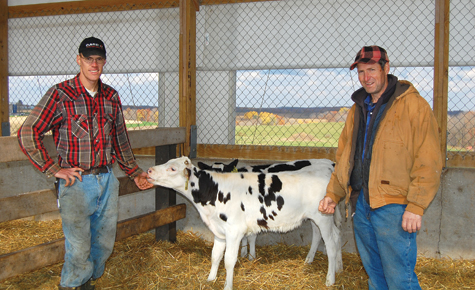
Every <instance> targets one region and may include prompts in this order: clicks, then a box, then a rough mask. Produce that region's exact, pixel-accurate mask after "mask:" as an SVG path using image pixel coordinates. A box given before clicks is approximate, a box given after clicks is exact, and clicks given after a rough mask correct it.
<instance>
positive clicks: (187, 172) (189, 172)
mask: <svg viewBox="0 0 475 290" xmlns="http://www.w3.org/2000/svg"><path fill="white" fill-rule="evenodd" d="M190 175H191V170H190V169H188V168H185V169H183V176H185V177H186V178H190Z"/></svg>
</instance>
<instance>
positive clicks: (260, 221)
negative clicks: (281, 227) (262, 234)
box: [257, 220, 269, 229]
mask: <svg viewBox="0 0 475 290" xmlns="http://www.w3.org/2000/svg"><path fill="white" fill-rule="evenodd" d="M257 225H258V226H260V227H263V228H266V229H268V228H269V227H268V226H267V221H265V220H257Z"/></svg>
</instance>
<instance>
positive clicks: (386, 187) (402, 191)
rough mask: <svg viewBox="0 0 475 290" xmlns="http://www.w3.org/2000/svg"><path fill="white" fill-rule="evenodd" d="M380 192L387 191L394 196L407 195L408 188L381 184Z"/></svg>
mask: <svg viewBox="0 0 475 290" xmlns="http://www.w3.org/2000/svg"><path fill="white" fill-rule="evenodd" d="M378 189H379V192H381V193H385V194H387V195H392V196H398V195H401V196H407V190H406V189H404V188H401V187H398V186H393V185H390V184H380V185H379V186H378Z"/></svg>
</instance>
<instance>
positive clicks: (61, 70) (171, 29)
mask: <svg viewBox="0 0 475 290" xmlns="http://www.w3.org/2000/svg"><path fill="white" fill-rule="evenodd" d="M162 4H163V3H162ZM171 4H173V5H175V4H174V2H171ZM127 5H129V4H126V5H125V6H127ZM164 6H166V5H164ZM170 6H171V5H170ZM175 6H176V5H175ZM119 8H122V9H127V7H115V9H119ZM69 12H71V13H77V14H68V15H57V16H41V17H21V18H12V19H9V21H8V26H9V33H8V40H9V102H10V108H9V109H10V132H11V134H12V135H16V133H17V131H18V128H19V127H20V126H21V124H22V123H23V121H24V120H25V119H26V116H27V115H28V114H29V112H30V111H31V110H32V108H33V107H34V106H35V105H36V104H37V103H38V102H39V100H40V99H41V97H42V96H43V95H44V94H45V93H46V91H47V90H48V89H49V88H50V87H51V86H53V85H55V84H56V83H59V82H62V81H65V80H67V79H70V78H73V77H74V76H75V75H76V74H77V73H78V72H79V66H78V65H77V63H76V55H77V54H78V47H79V43H80V42H81V41H82V40H83V39H84V38H86V37H89V36H95V37H98V38H100V39H102V40H103V41H104V43H105V45H106V50H107V63H106V65H105V67H104V74H103V75H102V77H101V79H102V81H103V82H104V83H106V84H109V85H111V86H112V87H114V88H115V89H116V90H117V91H118V92H119V96H120V98H121V101H122V106H123V110H124V116H125V118H126V123H127V127H128V128H129V130H134V129H146V128H155V127H157V126H160V127H178V114H179V105H178V65H179V63H178V61H179V60H178V49H179V27H180V25H179V22H180V18H179V10H178V8H165V9H143V10H131V11H119V12H99V13H83V12H84V11H83V10H81V9H76V10H75V11H69ZM27 16H28V15H27Z"/></svg>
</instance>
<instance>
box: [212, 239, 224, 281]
mask: <svg viewBox="0 0 475 290" xmlns="http://www.w3.org/2000/svg"><path fill="white" fill-rule="evenodd" d="M225 248H226V241H225V240H222V239H219V238H217V237H216V236H215V237H214V244H213V250H212V252H211V270H210V271H209V276H208V281H213V280H214V279H216V275H217V274H218V267H219V262H221V259H222V258H223V254H224V249H225Z"/></svg>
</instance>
